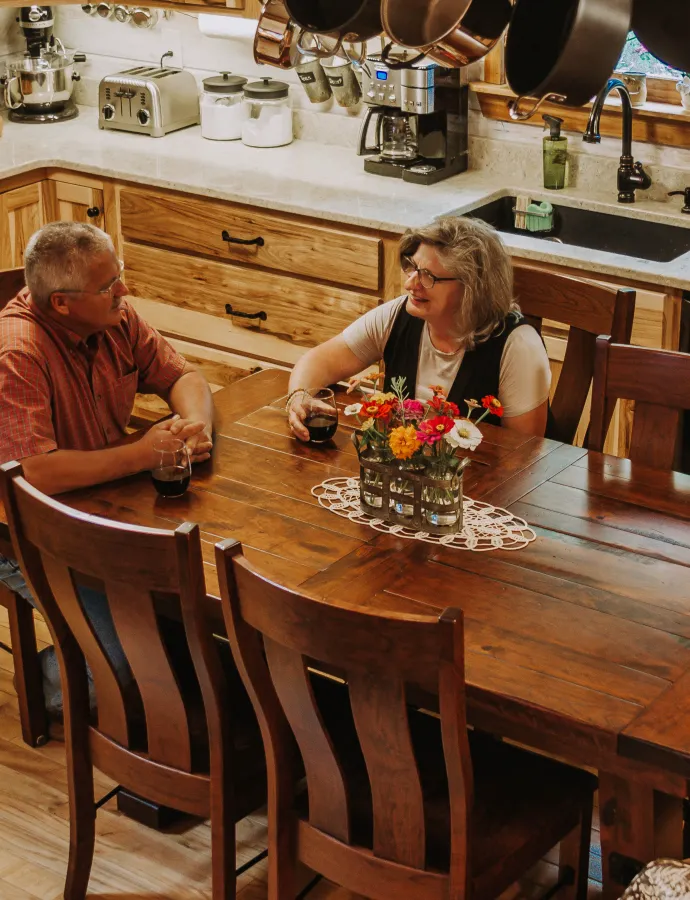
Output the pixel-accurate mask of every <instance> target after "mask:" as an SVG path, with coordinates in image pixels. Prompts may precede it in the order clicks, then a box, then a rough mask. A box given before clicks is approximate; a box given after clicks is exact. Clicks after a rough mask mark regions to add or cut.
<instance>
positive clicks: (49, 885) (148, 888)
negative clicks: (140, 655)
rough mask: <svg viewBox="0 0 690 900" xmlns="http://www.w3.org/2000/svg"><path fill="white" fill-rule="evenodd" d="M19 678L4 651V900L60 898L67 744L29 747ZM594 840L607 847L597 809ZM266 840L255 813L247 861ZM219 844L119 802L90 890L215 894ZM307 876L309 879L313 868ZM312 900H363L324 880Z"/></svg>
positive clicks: (100, 784) (0, 712) (0, 888)
mask: <svg viewBox="0 0 690 900" xmlns="http://www.w3.org/2000/svg"><path fill="white" fill-rule="evenodd" d="M38 632H39V637H40V639H42V640H43V641H46V640H47V637H48V634H47V630H46V628H45V625H44V624H43V622H41V621H40V620H39V622H38ZM0 642H2V643H3V644H6V645H9V643H10V635H9V628H8V626H7V614H6V611H5V610H4V609H2V608H0ZM12 674H13V668H12V657H11V656H10V654H8V653H5V652H4V651H2V650H1V649H0V898H1V900H56V898H59V897H62V890H63V887H64V878H65V869H66V865H67V848H68V837H69V836H68V808H67V783H66V778H65V754H64V748H63V745H62V744H60V743H56V742H50V743H49V744H48V745H47V746H45V747H43V748H41V749H38V750H34V749H32V748H30V747H27V746H26V744H24V743H23V741H22V738H21V733H20V728H19V718H18V714H17V700H16V696H15V692H14V688H13V687H12ZM112 787H114V784H113V783H112V782H111V781H109V779H107V778H105V777H104V776H103V775H100V774H98V773H97V778H96V790H97V791H98V792H100V793H99V796H103V795H104V794H105V793H107V791H109V790H110V789H111V788H112ZM592 837H593V841H594V842H595V843H596V844H598V841H599V833H598V817H597V816H596V813H595V826H594V831H593V835H592ZM265 846H266V819H265V817H264V816H262V815H261V814H257V815H255V816H250V817H248V818H247V819H245V820H244V821H243V822H241V823H240V825H239V834H238V865H239V864H241V863H242V862H245V861H246V860H249V859H251V858H252V857H253V856H254V855H256V853H258V852H259V851H260V850H262V849H263V848H264V847H265ZM209 847H210V829H209V827H208V825H207V823H200V822H196V821H193V822H189V823H187V824H185V825H184V826H183V827H178V828H176V829H174V830H173V831H172V832H171V831H168V832H166V833H165V834H161V833H158V832H155V831H152V830H150V829H148V828H146V827H145V826H143V825H139V824H137V823H136V822H132V821H131V820H130V819H127V818H126V817H125V816H122V815H120V814H119V813H118V812H117V810H116V808H115V800H111V801H109V802H108V803H107V804H106V805H105V806H104V807H103V808H102V809H101V810H100V811H99V813H98V817H97V838H96V853H95V858H94V865H93V870H92V874H91V882H90V892H89V896H93V897H100V898H101V900H201V898H204V900H206V898H210V895H211V884H210V872H211V867H210V850H209ZM557 858H558V857H557V852H555V851H552V853H551V854H549V856H548V857H547V858H545V859H544V860H542V861H541V863H540V864H539V865H538V866H537V867H536V868H535V869H534V870H532V871H531V872H530V873H529V876H528V877H527V878H525V880H524V881H523V882H521V883H520V884H519V885H514V886H513V888H511V889H510V890H509V891H507V892H506V893H505V894H504V895H503V898H501V900H520V898H528V900H536V898H538V897H540V896H541V895H542V894H544V893H545V891H546V890H547V889H548V888H549V887H550V886H551V885H552V884H553V883H554V882H555V880H556V862H557ZM266 871H267V870H266V861H265V860H264V861H263V862H261V863H258V864H257V865H256V866H254V867H253V868H251V869H249V870H248V871H247V872H246V873H245V874H243V875H242V876H240V879H239V883H238V892H239V897H240V900H263V898H265V897H266V896H267V891H266ZM304 877H305V883H306V881H308V880H309V877H310V876H309V873H305V876H304ZM556 896H558V895H556ZM600 896H601V885H600V884H598V883H596V882H594V881H591V882H590V900H599V898H600ZM281 900H282V898H281ZM285 900H288V898H285ZM309 900H357V898H356V897H355V895H353V894H351V893H349V892H348V891H345V890H343V889H341V888H337V887H335V886H334V885H331V884H329V883H327V882H321V883H320V884H318V885H317V887H316V888H314V890H313V891H312V892H311V893H310V894H309ZM403 900H404V898H403Z"/></svg>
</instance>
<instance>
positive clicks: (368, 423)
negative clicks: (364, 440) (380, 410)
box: [362, 419, 374, 431]
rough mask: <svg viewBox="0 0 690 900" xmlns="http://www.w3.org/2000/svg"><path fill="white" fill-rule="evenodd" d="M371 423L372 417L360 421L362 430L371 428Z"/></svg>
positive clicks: (372, 421) (372, 422)
mask: <svg viewBox="0 0 690 900" xmlns="http://www.w3.org/2000/svg"><path fill="white" fill-rule="evenodd" d="M373 424H374V420H373V419H367V420H366V421H364V422H362V431H366V430H367V429H368V428H371V427H372V425H373Z"/></svg>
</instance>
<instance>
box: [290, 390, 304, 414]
mask: <svg viewBox="0 0 690 900" xmlns="http://www.w3.org/2000/svg"><path fill="white" fill-rule="evenodd" d="M300 393H302V394H306V393H307V389H306V388H295V390H294V391H290V393H289V394H288V396H287V400H286V401H285V411H286V412H290V404H291V403H292V398H293V397H294V396H295V394H300Z"/></svg>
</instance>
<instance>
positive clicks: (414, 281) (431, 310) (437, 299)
mask: <svg viewBox="0 0 690 900" xmlns="http://www.w3.org/2000/svg"><path fill="white" fill-rule="evenodd" d="M411 259H412V261H413V262H414V264H415V265H416V267H417V269H420V270H421V269H424V270H426V271H427V272H430V273H431V274H432V275H435V276H436V278H443V279H451V280H450V281H437V282H436V283H435V284H434V285H433V286H432V287H423V286H422V283H421V281H420V276H419V274H418V273H417V271H416V270H413V271H412V272H410V273H409V274H408V275H407V277H406V279H405V285H404V286H405V291H406V292H407V295H408V298H407V312H408V313H409V314H410V315H411V316H416V317H417V318H420V319H425V320H427V321H432V322H434V323H438V324H439V325H448V326H449V325H451V324H452V322H453V320H454V318H455V317H456V315H457V311H458V309H459V307H460V304H461V303H462V298H463V294H464V289H463V286H462V285H461V284H460V282H459V281H458V280H457V279H455V278H453V276H452V274H451V273H450V272H449V271H448V270H447V269H446V268H444V266H443V263H442V262H441V261H440V259H439V257H438V253H437V251H436V249H435V248H434V247H432V246H431V245H430V244H420V245H419V247H418V248H417V250H416V252H415V254H414V256H412V257H411Z"/></svg>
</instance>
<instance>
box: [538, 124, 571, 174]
mask: <svg viewBox="0 0 690 900" xmlns="http://www.w3.org/2000/svg"><path fill="white" fill-rule="evenodd" d="M542 118H543V119H544V121H545V122H546V124H547V125H548V126H549V132H550V133H549V134H547V135H546V137H545V138H544V187H545V188H549V189H550V190H553V191H560V190H562V189H563V188H564V187H565V178H566V170H567V167H568V138H567V137H563V136H562V135H561V125H562V124H563V119H559V118H558V117H557V116H543V117H542Z"/></svg>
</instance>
